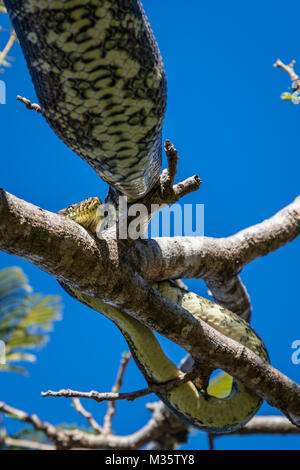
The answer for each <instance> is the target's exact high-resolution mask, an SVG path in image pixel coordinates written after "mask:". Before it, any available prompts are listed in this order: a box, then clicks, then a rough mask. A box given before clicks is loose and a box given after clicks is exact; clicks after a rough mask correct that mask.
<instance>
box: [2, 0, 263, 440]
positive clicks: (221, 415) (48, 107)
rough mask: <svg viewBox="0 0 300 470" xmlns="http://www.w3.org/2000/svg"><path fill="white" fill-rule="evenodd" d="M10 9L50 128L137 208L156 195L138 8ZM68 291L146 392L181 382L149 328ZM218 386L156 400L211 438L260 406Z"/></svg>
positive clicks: (258, 349)
mask: <svg viewBox="0 0 300 470" xmlns="http://www.w3.org/2000/svg"><path fill="white" fill-rule="evenodd" d="M4 3H5V5H6V7H7V9H8V12H9V15H10V18H11V21H12V23H13V26H14V28H15V30H16V33H17V36H18V39H19V41H20V44H21V46H22V49H23V52H24V55H25V57H26V60H27V65H28V67H29V70H30V73H31V76H32V79H33V83H34V86H35V90H36V93H37V96H38V99H39V101H40V104H41V106H42V110H43V114H44V116H45V117H46V119H47V121H48V122H49V124H50V126H51V127H52V129H53V130H54V131H55V132H56V134H57V135H58V136H59V137H60V138H61V139H62V140H63V141H64V142H65V143H66V144H67V145H68V146H69V147H70V148H71V149H72V150H74V152H76V153H77V154H78V155H79V156H80V157H81V158H83V159H84V160H86V161H87V162H88V163H89V164H90V165H91V166H92V167H93V168H94V169H95V170H96V172H97V173H98V174H99V175H100V176H101V178H102V179H104V180H105V181H106V182H108V183H109V184H110V185H112V186H113V187H114V188H116V189H118V190H119V191H121V192H123V193H124V194H126V195H127V196H128V197H129V199H130V200H131V201H134V200H136V199H138V198H140V197H141V196H143V195H144V194H146V193H147V192H148V191H150V189H151V188H152V186H153V185H154V184H155V182H156V181H157V180H158V178H159V174H160V169H161V129H162V124H163V119H164V114H165V107H166V79H165V72H164V68H163V63H162V60H161V56H160V53H159V49H158V47H157V44H156V42H155V38H154V36H153V33H152V31H151V28H150V25H149V22H148V20H147V18H146V15H145V13H144V10H143V7H142V4H141V2H140V0H4ZM100 204H101V202H100V200H99V199H97V198H90V199H89V200H87V201H85V202H84V203H79V204H77V205H74V206H71V207H70V208H67V209H65V210H62V211H61V213H62V214H64V215H65V216H67V217H69V218H71V219H73V220H75V221H76V222H77V223H80V224H81V225H83V226H84V227H85V228H87V229H89V230H90V231H92V232H95V230H96V226H97V223H98V221H97V212H96V211H97V208H98V206H99V205H100ZM63 287H64V288H66V290H67V291H68V292H69V293H70V294H71V295H73V296H74V297H75V298H76V299H77V300H79V301H81V302H83V303H85V304H86V305H88V306H89V307H91V308H93V309H94V310H96V311H98V312H101V313H103V314H104V315H106V316H107V317H108V318H109V319H111V320H112V321H113V322H114V323H115V324H116V325H117V326H118V327H119V328H120V330H121V331H122V333H123V335H124V336H125V338H126V340H127V342H128V344H129V346H130V348H131V350H132V352H133V355H134V357H135V360H136V362H137V364H138V366H139V367H140V369H141V371H142V372H143V374H144V376H145V378H146V380H147V381H148V383H149V384H153V383H163V382H166V381H168V380H172V379H175V378H177V377H179V375H180V371H179V370H178V369H177V367H176V366H175V365H174V364H173V363H172V362H171V361H170V360H169V359H168V358H167V357H166V356H165V354H164V352H163V351H162V349H161V347H160V345H159V343H158V341H157V339H156V337H155V335H154V334H153V332H152V331H151V330H150V329H149V328H147V327H146V326H145V325H143V324H142V323H140V322H138V321H137V320H135V319H134V318H133V317H131V316H129V315H127V314H126V313H125V312H122V311H120V310H117V309H115V308H114V307H112V306H109V305H106V304H104V303H102V302H100V301H98V300H96V299H93V298H91V297H89V296H87V295H84V294H83V293H81V292H79V291H77V290H74V289H71V288H70V287H67V286H63ZM153 287H154V288H155V289H156V290H157V291H159V292H160V293H161V294H162V295H164V296H166V297H168V298H170V299H171V300H173V301H174V302H176V303H178V304H179V305H181V306H182V307H183V308H185V309H186V310H188V311H189V312H190V313H191V314H192V315H194V316H195V317H196V318H200V319H201V320H203V321H206V322H207V323H208V324H209V325H211V326H212V327H214V328H215V329H216V330H218V331H220V332H222V333H223V334H225V335H227V336H228V337H230V338H232V339H235V340H236V341H239V342H240V343H242V344H244V345H245V346H247V347H249V348H250V349H252V350H253V351H254V352H255V353H256V354H258V355H260V356H261V357H262V358H264V359H265V360H268V354H267V351H266V349H265V347H264V345H263V343H262V341H261V339H260V338H259V337H258V335H257V334H256V333H255V332H254V331H253V330H252V328H251V327H250V326H249V325H247V324H246V323H245V322H244V321H243V320H241V319H240V318H239V317H237V316H236V315H235V314H233V313H232V312H229V311H228V310H226V309H224V308H222V307H220V306H219V305H217V304H214V303H213V302H210V301H208V300H206V299H203V298H201V297H199V296H197V295H196V294H194V293H192V292H185V291H182V290H181V289H179V288H178V287H174V285H172V284H171V283H170V282H167V281H164V282H160V283H157V284H155V285H154V286H153ZM224 376H225V378H226V374H225V375H224ZM224 376H223V377H224ZM226 380H227V382H228V375H227V378H226ZM231 383H232V381H231V378H230V386H231ZM222 384H223V383H222V379H221V382H219V383H217V385H216V386H215V388H214V387H213V386H209V388H208V390H207V391H208V395H207V394H204V393H203V389H201V387H200V386H199V382H198V383H197V381H195V383H193V382H187V383H185V384H181V385H179V386H176V387H174V388H173V389H171V390H170V391H165V392H164V393H159V394H158V396H159V397H160V398H161V399H162V400H163V401H164V402H165V403H166V404H167V405H168V406H169V407H170V408H171V409H172V410H173V411H174V412H175V414H176V415H177V416H179V417H180V418H181V419H183V420H184V421H186V422H187V423H191V424H193V425H195V426H197V427H199V428H200V429H202V430H206V431H209V432H230V431H233V430H236V429H239V428H240V427H241V426H242V425H243V424H244V423H245V422H247V421H248V420H249V419H250V418H251V417H252V416H253V415H254V414H255V413H256V411H257V409H258V408H259V406H260V405H261V403H262V400H261V399H260V398H259V397H257V396H256V395H255V394H254V393H253V392H251V391H249V390H247V388H246V387H245V386H244V385H243V384H241V383H239V382H238V381H234V382H233V385H232V388H231V387H230V388H229V390H227V391H226V393H225V394H224V390H223V391H222ZM223 385H224V384H223ZM223 388H224V387H223ZM225 388H226V387H225ZM217 389H221V392H222V393H221V394H218V393H217V392H216V391H215V390H217ZM227 389H228V387H227Z"/></svg>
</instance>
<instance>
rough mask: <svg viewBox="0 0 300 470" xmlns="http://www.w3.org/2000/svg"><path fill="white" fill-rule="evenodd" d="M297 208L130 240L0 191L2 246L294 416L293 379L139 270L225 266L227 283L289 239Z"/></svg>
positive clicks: (199, 271)
mask: <svg viewBox="0 0 300 470" xmlns="http://www.w3.org/2000/svg"><path fill="white" fill-rule="evenodd" d="M299 214H300V198H297V199H296V200H295V201H294V203H292V204H291V205H290V206H288V207H287V208H285V209H283V210H282V211H280V212H279V213H278V214H276V215H275V216H274V217H273V218H271V219H269V220H267V221H265V222H263V223H261V224H259V225H257V226H255V227H251V228H249V229H246V230H244V231H242V232H240V233H239V234H237V235H234V236H232V237H229V238H228V239H221V240H220V239H219V240H218V239H212V238H205V237H204V238H201V239H198V238H197V237H195V238H180V239H175V240H172V239H168V240H167V244H166V240H154V241H153V240H146V241H143V242H141V241H139V242H137V243H136V242H133V241H130V240H129V241H128V240H119V241H118V240H116V239H115V238H114V237H113V236H112V233H110V232H108V233H107V234H106V236H105V238H103V239H100V240H98V239H95V238H94V237H92V236H91V235H90V234H89V233H88V232H86V231H85V230H84V229H83V228H82V227H80V226H78V225H77V224H76V223H74V222H71V221H70V220H67V219H65V218H63V217H61V216H59V215H55V214H52V213H49V212H47V211H44V210H42V209H40V208H38V207H35V206H33V205H31V204H28V203H26V202H24V201H22V200H20V199H18V198H16V197H14V196H12V195H10V194H8V193H5V192H4V191H1V193H0V217H1V219H0V220H1V224H0V247H1V248H2V249H3V250H4V251H6V252H8V253H12V254H15V255H18V256H21V257H23V258H25V259H27V260H28V261H31V262H32V263H33V264H35V265H36V266H38V267H40V268H41V269H43V270H45V271H46V272H48V273H49V274H52V275H53V276H55V277H56V278H57V279H58V280H60V281H63V282H65V283H66V284H69V285H72V286H73V287H75V288H77V289H79V290H81V291H83V292H85V293H87V294H89V295H91V296H93V297H95V298H98V299H100V300H102V301H104V302H107V303H110V304H113V305H115V306H117V307H119V308H120V309H122V310H124V311H126V312H127V313H129V314H131V315H133V316H135V317H136V318H138V319H139V320H140V321H142V322H144V323H145V324H146V325H147V326H149V327H151V328H153V329H154V330H156V331H157V332H159V333H161V334H163V335H165V336H166V337H168V338H169V339H171V340H173V341H175V342H176V343H177V344H179V345H180V346H182V347H183V348H184V349H185V350H186V351H188V352H189V353H190V354H192V356H193V357H194V358H195V359H200V360H203V358H204V359H206V360H207V361H209V363H213V364H214V365H215V366H216V367H218V368H221V369H223V370H225V371H227V372H228V373H230V374H231V375H233V376H235V377H236V378H238V379H240V380H241V381H242V382H244V383H245V384H246V385H247V386H248V387H249V388H251V389H252V390H254V391H255V392H256V393H257V394H258V395H260V396H261V397H263V398H264V399H266V400H267V401H268V402H269V403H270V404H271V405H273V406H276V407H277V408H278V409H280V410H282V411H283V412H284V413H285V414H286V415H287V416H288V417H289V418H290V419H293V421H294V422H298V420H299V418H300V416H299V410H300V387H299V386H297V384H295V383H294V382H293V381H291V380H290V379H289V378H288V377H286V376H284V375H283V374H282V373H280V372H279V371H277V370H276V369H275V368H274V367H272V366H271V365H269V364H267V363H266V362H264V361H263V360H262V359H260V358H259V357H257V356H256V355H255V354H254V353H253V352H251V351H250V350H248V349H247V348H245V347H243V346H242V345H241V344H239V343H236V342H235V341H233V340H230V339H229V338H227V337H225V336H224V335H222V334H220V333H218V332H217V331H215V330H214V329H212V328H211V327H209V326H208V325H207V324H206V323H204V322H202V321H200V320H196V319H195V318H194V317H193V316H192V315H191V314H190V313H189V312H187V311H185V310H184V309H182V308H181V307H179V306H178V305H176V304H174V303H172V302H171V301H169V300H168V299H166V298H164V297H163V296H162V295H160V294H159V293H158V292H157V291H155V289H153V288H152V287H151V286H150V285H149V284H148V283H147V282H146V281H145V280H144V279H143V278H142V277H141V275H140V274H138V273H141V274H142V275H143V276H144V277H145V278H146V279H148V280H154V279H155V280H158V279H166V278H178V277H181V276H184V277H192V276H193V277H198V278H199V277H202V278H204V279H209V280H211V279H214V280H215V281H218V282H221V274H222V269H224V279H225V281H227V282H228V280H230V279H232V276H236V274H237V272H238V271H239V270H240V269H241V267H242V265H244V264H246V263H247V262H249V261H251V260H252V259H254V258H256V257H257V256H262V255H263V254H267V253H269V252H270V251H272V250H274V249H276V248H278V247H279V246H282V245H283V244H284V243H287V242H288V241H290V240H291V239H293V238H295V237H296V236H297V234H299V231H300V223H299ZM274 234H275V236H274ZM224 246H225V247H226V248H224ZM141 247H143V251H141ZM157 247H159V248H160V249H159V250H158V248H157ZM173 259H174V260H176V263H175V262H173ZM159 263H160V264H161V269H159ZM237 264H238V268H237V267H236V265H237ZM153 265H154V266H156V268H157V269H155V270H154V269H153ZM178 266H180V269H178ZM199 266H200V267H199ZM232 291H234V289H233V290H232ZM162 311H163V312H164V315H161V312H162Z"/></svg>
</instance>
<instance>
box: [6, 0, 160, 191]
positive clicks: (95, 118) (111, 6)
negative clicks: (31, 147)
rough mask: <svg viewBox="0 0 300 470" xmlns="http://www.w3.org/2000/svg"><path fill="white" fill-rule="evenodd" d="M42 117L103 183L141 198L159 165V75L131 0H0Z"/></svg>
mask: <svg viewBox="0 0 300 470" xmlns="http://www.w3.org/2000/svg"><path fill="white" fill-rule="evenodd" d="M5 4H6V6H7V8H8V10H9V13H10V17H11V20H12V22H13V25H14V27H15V30H16V32H17V36H18V38H19V40H20V44H21V46H22V49H23V52H24V55H25V57H26V60H27V64H28V67H29V70H30V73H31V77H32V80H33V83H34V86H35V90H36V93H37V96H38V99H39V101H40V103H41V105H42V110H43V113H44V115H45V117H46V119H47V121H48V122H49V124H50V126H51V127H52V129H53V130H54V131H55V132H56V134H57V135H58V136H59V137H60V138H61V139H62V140H63V141H64V142H65V143H66V144H67V145H68V146H69V147H70V148H71V149H72V150H74V152H76V153H77V154H78V155H79V156H80V157H81V158H83V159H84V160H86V161H87V162H88V163H89V164H90V165H91V166H92V167H93V168H94V169H95V170H96V171H97V173H98V174H99V175H100V176H101V177H102V178H103V179H104V180H105V181H107V182H108V183H109V184H112V185H113V186H115V187H117V188H118V189H119V190H120V191H122V192H123V193H125V194H127V195H128V197H130V198H133V199H137V198H139V197H140V196H142V195H144V194H145V193H146V192H147V191H148V190H149V188H150V187H151V186H152V184H153V183H154V182H155V181H156V180H157V178H158V176H159V173H160V167H161V128H162V124H163V119H164V113H165V107H166V79H165V72H164V67H163V63H162V59H161V56H160V52H159V49H158V47H157V44H156V41H155V38H154V36H153V33H152V30H151V28H150V26H149V23H148V20H147V18H146V16H145V13H144V10H143V7H142V5H141V3H140V2H139V1H136V0H122V1H111V0H66V1H62V0H60V1H55V0H54V1H53V0H49V1H48V0H36V1H34V0H30V1H29V0H25V1H19V0H8V1H6V2H5Z"/></svg>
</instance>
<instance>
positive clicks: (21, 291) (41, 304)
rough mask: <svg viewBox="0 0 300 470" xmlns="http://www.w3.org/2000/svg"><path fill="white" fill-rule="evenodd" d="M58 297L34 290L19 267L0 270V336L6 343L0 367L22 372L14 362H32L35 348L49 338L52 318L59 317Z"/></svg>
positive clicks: (57, 318) (23, 371)
mask: <svg viewBox="0 0 300 470" xmlns="http://www.w3.org/2000/svg"><path fill="white" fill-rule="evenodd" d="M60 311H61V305H60V297H56V296H42V295H40V294H34V293H33V291H32V288H31V286H30V285H29V282H28V279H27V277H26V276H25V274H24V273H23V271H22V270H21V269H20V268H18V267H12V268H6V269H3V270H2V271H0V340H2V346H3V343H4V345H5V363H4V364H3V362H4V359H3V357H2V361H1V362H2V364H0V371H14V372H21V373H25V372H26V369H25V368H24V367H21V366H19V365H15V364H14V363H16V362H20V361H22V362H24V361H27V362H34V361H35V360H36V356H35V355H34V354H32V353H30V352H29V351H28V350H32V349H36V348H38V347H40V346H42V345H43V344H45V342H46V341H47V339H48V336H47V334H45V333H46V332H47V331H50V330H51V329H52V322H53V321H55V320H59V319H60V318H61V315H60Z"/></svg>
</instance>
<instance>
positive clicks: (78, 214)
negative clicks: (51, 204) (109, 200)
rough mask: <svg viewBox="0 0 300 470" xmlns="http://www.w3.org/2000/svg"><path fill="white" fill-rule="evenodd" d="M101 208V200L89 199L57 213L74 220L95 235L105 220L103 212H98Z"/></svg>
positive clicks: (96, 198)
mask: <svg viewBox="0 0 300 470" xmlns="http://www.w3.org/2000/svg"><path fill="white" fill-rule="evenodd" d="M101 206H102V202H101V199H99V198H98V197H89V198H87V199H85V200H84V201H81V202H77V203H76V204H72V205H71V206H68V207H66V208H65V209H61V210H60V211H58V212H57V213H58V214H60V215H64V216H65V217H67V218H68V219H71V220H74V221H75V222H77V223H78V224H79V225H82V227H84V228H85V229H87V230H89V231H91V232H93V233H95V232H96V228H97V225H98V224H99V222H101V220H102V219H103V214H102V213H101V211H98V209H99V208H100V207H101Z"/></svg>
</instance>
